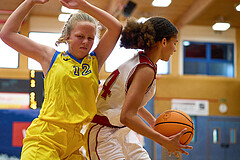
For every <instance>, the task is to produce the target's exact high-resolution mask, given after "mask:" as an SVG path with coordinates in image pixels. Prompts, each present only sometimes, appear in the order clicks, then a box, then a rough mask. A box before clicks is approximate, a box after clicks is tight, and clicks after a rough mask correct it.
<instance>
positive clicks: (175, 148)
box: [165, 128, 193, 157]
mask: <svg viewBox="0 0 240 160" xmlns="http://www.w3.org/2000/svg"><path fill="white" fill-rule="evenodd" d="M186 130H187V129H186V128H185V129H183V130H182V131H181V132H179V133H177V134H175V135H173V136H171V137H168V138H169V143H168V144H166V145H165V146H166V147H165V148H166V149H167V150H168V155H169V156H171V153H173V154H174V155H175V156H176V157H179V155H178V152H180V153H183V154H186V155H188V154H189V153H188V152H186V151H184V150H183V149H193V147H192V146H188V145H182V144H180V142H179V141H180V138H181V136H182V135H183V134H184V133H185V131H186Z"/></svg>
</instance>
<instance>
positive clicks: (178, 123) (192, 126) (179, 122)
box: [155, 122, 194, 130]
mask: <svg viewBox="0 0 240 160" xmlns="http://www.w3.org/2000/svg"><path fill="white" fill-rule="evenodd" d="M164 123H177V124H182V125H185V126H188V127H191V128H192V130H194V127H193V126H191V125H189V124H186V123H181V122H161V123H157V124H155V127H156V126H157V125H160V124H164Z"/></svg>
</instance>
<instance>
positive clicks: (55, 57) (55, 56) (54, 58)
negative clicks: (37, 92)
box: [43, 51, 60, 78]
mask: <svg viewBox="0 0 240 160" xmlns="http://www.w3.org/2000/svg"><path fill="white" fill-rule="evenodd" d="M59 54H60V52H58V51H56V52H55V53H54V55H53V58H52V60H51V64H50V66H49V68H48V71H47V73H46V76H47V74H48V72H49V71H50V69H51V68H52V65H53V63H54V62H55V60H56V59H57V56H58V55H59ZM46 76H45V77H46ZM45 77H43V78H45Z"/></svg>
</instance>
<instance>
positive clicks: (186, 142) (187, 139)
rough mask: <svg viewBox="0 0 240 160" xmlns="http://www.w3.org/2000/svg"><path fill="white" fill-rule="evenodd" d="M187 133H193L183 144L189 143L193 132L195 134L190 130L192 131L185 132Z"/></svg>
mask: <svg viewBox="0 0 240 160" xmlns="http://www.w3.org/2000/svg"><path fill="white" fill-rule="evenodd" d="M186 133H191V134H190V136H188V139H187V140H186V141H185V142H184V143H183V145H185V144H186V143H187V141H188V140H189V139H190V138H191V136H192V134H193V133H192V132H190V131H189V132H185V133H184V134H186ZM184 134H183V135H184Z"/></svg>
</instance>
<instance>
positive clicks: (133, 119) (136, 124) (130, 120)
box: [121, 114, 169, 145]
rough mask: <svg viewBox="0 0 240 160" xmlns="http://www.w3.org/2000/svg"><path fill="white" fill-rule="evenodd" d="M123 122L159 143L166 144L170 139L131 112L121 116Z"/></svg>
mask: <svg viewBox="0 0 240 160" xmlns="http://www.w3.org/2000/svg"><path fill="white" fill-rule="evenodd" d="M121 122H122V123H123V124H124V125H125V126H127V127H128V128H130V129H132V130H133V131H135V132H137V133H139V134H141V135H143V136H145V137H147V138H149V139H151V140H153V141H155V142H157V143H159V144H160V145H163V144H166V143H167V142H168V141H169V140H168V138H167V137H165V136H163V135H161V134H160V133H158V132H157V131H155V130H153V129H152V128H150V127H149V126H148V125H147V124H145V123H144V122H143V121H142V120H141V118H140V117H138V116H137V115H130V114H129V115H126V116H121Z"/></svg>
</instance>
